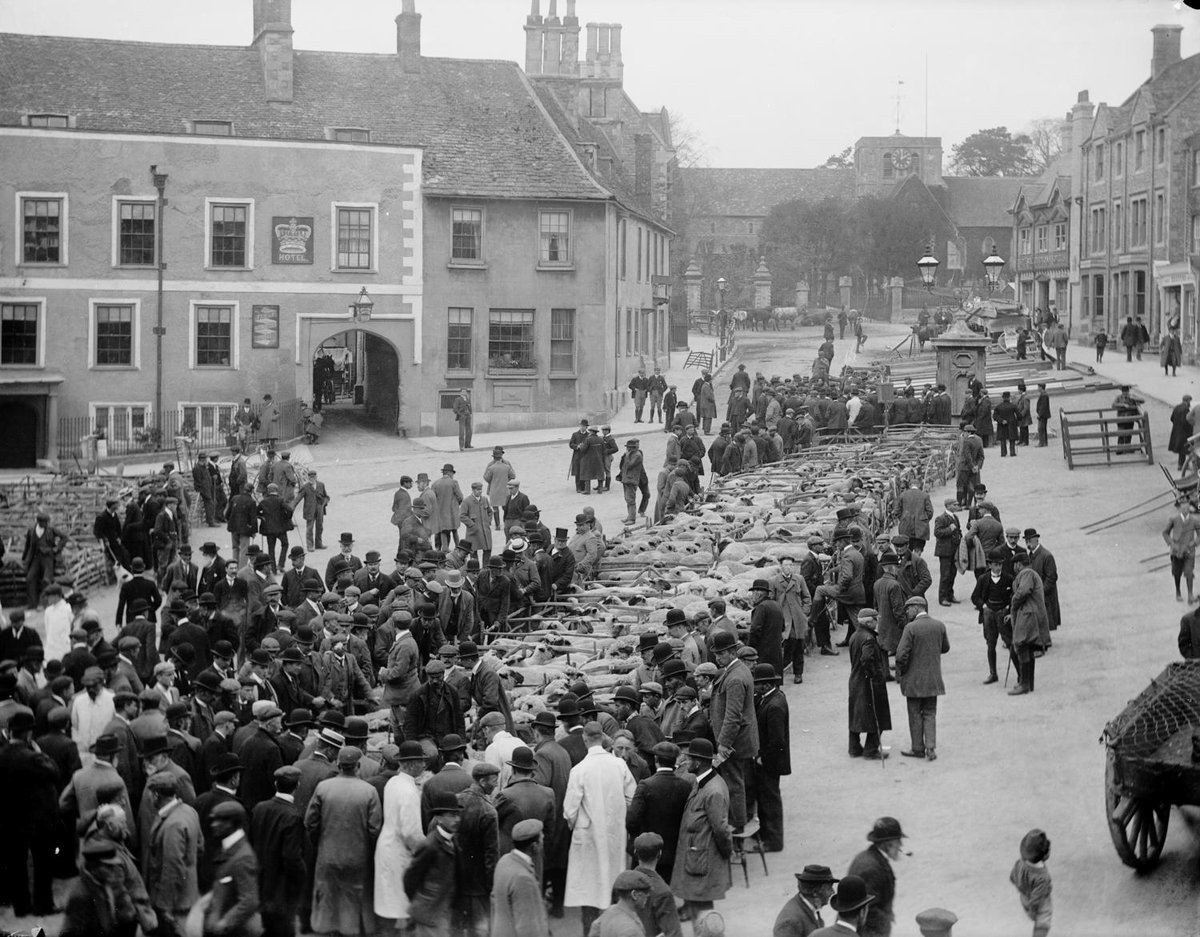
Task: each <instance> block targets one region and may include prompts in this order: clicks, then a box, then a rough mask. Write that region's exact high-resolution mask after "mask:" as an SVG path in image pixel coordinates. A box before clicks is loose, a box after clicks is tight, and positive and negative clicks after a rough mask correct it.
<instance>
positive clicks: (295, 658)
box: [280, 644, 304, 664]
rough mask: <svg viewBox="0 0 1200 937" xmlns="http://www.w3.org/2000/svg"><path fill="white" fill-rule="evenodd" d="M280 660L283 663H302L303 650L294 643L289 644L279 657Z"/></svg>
mask: <svg viewBox="0 0 1200 937" xmlns="http://www.w3.org/2000/svg"><path fill="white" fill-rule="evenodd" d="M280 660H281V661H283V662H284V663H285V664H303V663H304V652H303V651H302V650H300V648H298V647H296V645H294V644H292V645H289V646H288V647H287V648H286V649H285V650H284V652H283V654H282V655H281V657H280Z"/></svg>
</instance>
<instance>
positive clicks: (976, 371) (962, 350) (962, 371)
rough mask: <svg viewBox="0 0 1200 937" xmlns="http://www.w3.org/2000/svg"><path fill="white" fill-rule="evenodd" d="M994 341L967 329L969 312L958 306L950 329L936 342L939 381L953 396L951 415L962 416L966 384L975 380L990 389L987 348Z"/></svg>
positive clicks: (951, 397)
mask: <svg viewBox="0 0 1200 937" xmlns="http://www.w3.org/2000/svg"><path fill="white" fill-rule="evenodd" d="M991 343H992V340H991V339H990V338H989V337H988V336H987V335H983V334H980V333H979V332H972V331H971V329H970V328H969V327H968V326H967V310H966V309H965V308H963V307H962V306H959V308H958V311H957V312H955V313H954V322H953V323H952V324H951V326H950V328H948V329H946V331H945V332H943V333H942V334H941V335H939V336H938V337H937V338H935V339H934V340H933V347H934V348H936V349H937V379H938V383H939V384H945V385H946V390H947V392H948V393H949V394H950V404H951V413H952V414H953V415H954V416H958V415H959V414H960V413H962V408H963V403H964V401H965V400H966V399H967V394H968V390H967V384H968V383H969V382H970V381H971V379H972V378H974V379H976V380H978V381H979V383H981V384H983V385H984V386H985V387H986V386H987V347H988V345H990V344H991Z"/></svg>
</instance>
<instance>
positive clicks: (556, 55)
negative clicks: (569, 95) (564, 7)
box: [542, 0, 562, 75]
mask: <svg viewBox="0 0 1200 937" xmlns="http://www.w3.org/2000/svg"><path fill="white" fill-rule="evenodd" d="M543 35H544V37H545V38H544V39H543V45H542V74H543V75H557V74H558V73H559V64H560V63H561V60H562V21H561V20H559V18H558V2H557V0H550V9H549V10H547V11H546V29H545V32H544V34H543Z"/></svg>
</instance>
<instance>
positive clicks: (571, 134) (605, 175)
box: [533, 82, 666, 227]
mask: <svg viewBox="0 0 1200 937" xmlns="http://www.w3.org/2000/svg"><path fill="white" fill-rule="evenodd" d="M533 87H534V90H535V91H536V92H537V96H538V99H539V100H540V101H541V102H542V105H543V106H544V107H545V108H546V113H547V114H549V115H550V118H551V119H552V120H553V121H554V124H555V126H556V127H557V128H558V131H559V133H561V134H562V135H563V137H565V138H566V139H567V140H568V141H570V142H571V143H572V144H574V145H591V146H594V147H596V155H597V157H598V158H597V161H596V167H595V168H593V169H590V171H591V173H592V175H593V176H595V178H596V179H597V181H598V182H599V183H600V184H601V185H603V186H604V187H605V188H606V189H608V190H609V191H610V192H612V194H613V196H614V197H615V198H616V200H617V201H618V202H619V203H620V204H621V205H622V206H624V207H625V208H627V209H629V210H630V211H632V212H635V213H637V214H640V215H642V216H643V217H644V218H646V219H647V220H650V221H653V222H654V223H655V224H658V225H661V226H662V227H666V222H665V221H664V220H663V219H662V217H661V216H660V215H659V214H658V213H657V212H656V211H655V210H654V206H653V205H649V204H647V203H646V201H645V200H644V199H641V198H638V196H637V194H636V190H635V186H634V180H633V177H632V176H631V175H630V173H629V172H627V170H626V163H625V161H624V160H622V159H621V156H620V154H619V153H618V152H617V149H616V147H615V146H614V145H613V142H612V139H611V138H610V137H609V135H608V134H607V133H606V132H605V131H604V129H603V128H602V127H600V126H598V125H597V124H595V123H593V122H592V121H590V120H588V119H587V118H585V117H579V118H578V119H577V121H576V123H575V124H572V123H571V119H570V118H569V117H568V116H567V113H566V111H565V110H564V109H563V107H562V104H561V103H560V102H559V99H558V96H557V95H556V94H555V93H554V90H553V89H552V88H551V87H549V86H548V85H546V84H544V83H542V82H534V83H533ZM581 158H582V157H581Z"/></svg>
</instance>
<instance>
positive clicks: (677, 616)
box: [666, 608, 687, 628]
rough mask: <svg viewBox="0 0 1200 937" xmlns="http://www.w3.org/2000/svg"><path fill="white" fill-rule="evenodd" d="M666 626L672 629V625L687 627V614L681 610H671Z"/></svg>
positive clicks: (668, 613)
mask: <svg viewBox="0 0 1200 937" xmlns="http://www.w3.org/2000/svg"><path fill="white" fill-rule="evenodd" d="M666 624H667V627H668V628H670V627H671V626H672V625H686V624H687V612H685V611H684V610H683V609H681V608H673V609H670V610H669V611H668V612H667V622H666Z"/></svg>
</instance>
